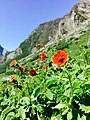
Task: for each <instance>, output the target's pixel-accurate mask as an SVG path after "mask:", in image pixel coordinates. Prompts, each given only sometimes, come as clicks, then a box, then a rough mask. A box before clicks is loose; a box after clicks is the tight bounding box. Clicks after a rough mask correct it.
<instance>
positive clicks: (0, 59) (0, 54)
mask: <svg viewBox="0 0 90 120" xmlns="http://www.w3.org/2000/svg"><path fill="white" fill-rule="evenodd" d="M6 54H7V50H6V49H5V48H3V47H2V46H1V45H0V63H3V62H4V59H5V56H6Z"/></svg>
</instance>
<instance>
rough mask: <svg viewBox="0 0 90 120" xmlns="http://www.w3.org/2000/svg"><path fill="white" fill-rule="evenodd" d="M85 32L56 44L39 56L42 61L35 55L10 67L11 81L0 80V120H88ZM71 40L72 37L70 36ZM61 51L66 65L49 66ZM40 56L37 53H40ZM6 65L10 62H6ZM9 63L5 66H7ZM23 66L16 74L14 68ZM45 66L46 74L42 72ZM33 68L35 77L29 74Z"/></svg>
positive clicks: (89, 58) (89, 59)
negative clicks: (64, 54)
mask: <svg viewBox="0 0 90 120" xmlns="http://www.w3.org/2000/svg"><path fill="white" fill-rule="evenodd" d="M89 34H90V31H89V32H86V33H85V34H84V35H82V36H80V38H78V40H76V39H75V41H78V43H77V44H75V41H74V40H68V41H67V42H64V41H62V42H61V41H60V42H59V43H58V44H54V45H53V46H50V47H48V48H47V49H45V50H43V51H42V52H43V53H45V54H46V55H47V57H46V60H44V61H40V60H39V59H38V55H39V52H36V54H34V55H33V56H32V57H31V58H30V59H29V60H27V61H26V62H25V59H23V62H22V63H20V62H18V61H17V65H16V66H13V67H10V66H8V69H9V72H8V74H9V76H8V75H7V77H10V76H11V75H13V74H16V78H15V79H14V80H12V81H5V80H3V79H2V78H3V77H2V76H1V77H0V79H1V80H0V119H1V120H3V119H4V120H52V119H54V118H56V119H57V120H89V119H90V89H89V88H90V52H89V51H90V47H89V46H87V45H86V44H85V43H86V41H87V39H88V36H89ZM72 37H73V36H72ZM62 48H64V49H65V51H66V52H67V53H68V61H67V62H66V63H65V64H64V65H63V66H53V65H52V62H51V59H52V56H53V55H54V54H55V53H56V52H57V51H58V50H60V49H62ZM40 52H41V51H40ZM9 62H10V61H9ZM8 64H9V63H7V65H8ZM21 65H24V67H25V71H23V72H20V71H19V70H18V66H21ZM43 65H46V70H42V67H43ZM32 68H35V69H36V75H35V76H30V75H29V74H28V72H29V70H30V69H32Z"/></svg>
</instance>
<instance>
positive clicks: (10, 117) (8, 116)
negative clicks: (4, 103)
mask: <svg viewBox="0 0 90 120" xmlns="http://www.w3.org/2000/svg"><path fill="white" fill-rule="evenodd" d="M14 115H15V113H14V112H10V113H9V114H8V115H7V117H6V118H5V120H12V119H13V118H14Z"/></svg>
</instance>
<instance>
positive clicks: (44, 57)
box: [38, 53, 46, 61]
mask: <svg viewBox="0 0 90 120" xmlns="http://www.w3.org/2000/svg"><path fill="white" fill-rule="evenodd" d="M38 58H39V59H40V60H42V61H43V60H45V59H46V54H44V53H40V54H39V56H38Z"/></svg>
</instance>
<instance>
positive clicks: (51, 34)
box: [6, 0, 90, 61]
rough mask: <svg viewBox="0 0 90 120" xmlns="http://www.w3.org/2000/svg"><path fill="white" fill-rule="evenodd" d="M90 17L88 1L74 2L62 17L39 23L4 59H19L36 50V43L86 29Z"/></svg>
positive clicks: (45, 42) (51, 40)
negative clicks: (69, 10)
mask: <svg viewBox="0 0 90 120" xmlns="http://www.w3.org/2000/svg"><path fill="white" fill-rule="evenodd" d="M89 19H90V1H89V0H81V1H80V2H79V3H78V4H76V5H75V6H74V7H73V8H72V10H71V12H69V13H68V14H67V15H65V16H64V17H63V18H57V19H55V20H52V21H49V22H46V23H43V24H40V25H39V26H38V27H37V28H36V29H35V30H33V31H32V32H31V34H30V35H29V36H28V38H27V39H26V40H25V41H23V42H22V43H21V44H20V46H19V48H17V49H16V50H15V51H13V52H11V53H10V54H8V55H7V57H6V61H8V60H10V59H13V58H15V57H17V59H21V58H23V57H26V56H28V55H30V54H31V53H34V52H36V51H37V50H38V48H37V47H36V44H38V43H42V44H44V45H46V44H49V43H51V42H54V41H56V40H59V39H60V38H62V37H63V36H68V35H69V34H71V33H74V32H77V33H78V32H80V31H82V30H84V29H86V26H87V25H88V24H89Z"/></svg>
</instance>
